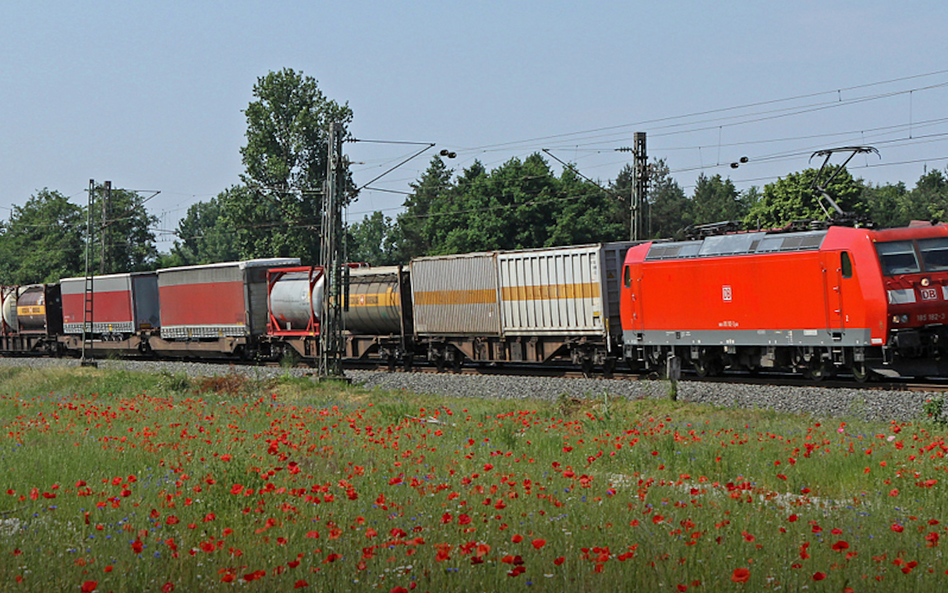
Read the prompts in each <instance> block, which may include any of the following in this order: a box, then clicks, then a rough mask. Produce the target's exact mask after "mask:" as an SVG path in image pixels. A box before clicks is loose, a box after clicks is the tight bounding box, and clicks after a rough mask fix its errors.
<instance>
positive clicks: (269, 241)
mask: <svg viewBox="0 0 948 593" xmlns="http://www.w3.org/2000/svg"><path fill="white" fill-rule="evenodd" d="M253 95H254V97H255V100H254V101H251V103H250V104H249V105H248V106H247V109H246V110H244V114H245V115H246V117H247V134H246V135H247V144H246V146H244V147H242V148H241V149H240V154H241V156H242V159H243V164H244V167H245V173H244V174H243V175H242V176H241V177H242V180H243V182H244V184H245V185H246V186H247V190H248V191H246V192H231V193H229V194H228V195H227V196H225V197H224V198H223V199H222V200H221V202H222V206H223V207H224V211H225V216H226V218H227V220H228V221H229V222H230V224H231V225H232V228H233V229H234V230H235V233H236V239H237V244H238V246H239V248H240V251H241V253H242V255H243V256H244V257H276V256H297V257H300V258H302V259H303V260H305V261H310V262H316V261H318V257H319V243H320V241H319V237H320V233H319V224H320V214H321V211H322V190H323V182H324V180H325V179H326V169H327V160H328V149H329V144H328V142H329V126H330V124H331V123H340V124H342V125H348V124H349V123H350V122H351V121H352V110H351V109H349V106H348V104H344V105H339V104H338V103H336V102H335V101H332V100H329V99H327V98H326V97H325V96H324V95H323V93H322V91H320V90H319V87H318V86H317V81H316V80H315V79H313V78H312V77H309V76H304V75H303V74H302V73H298V72H295V71H294V70H292V69H289V68H285V69H283V70H281V71H279V72H270V73H269V74H267V75H266V76H263V77H260V78H258V79H257V83H256V84H255V85H254V88H253ZM346 176H347V177H348V173H346ZM349 188H350V195H349V196H348V197H349V198H351V197H352V196H353V195H354V189H353V186H352V184H351V181H350V182H349Z"/></svg>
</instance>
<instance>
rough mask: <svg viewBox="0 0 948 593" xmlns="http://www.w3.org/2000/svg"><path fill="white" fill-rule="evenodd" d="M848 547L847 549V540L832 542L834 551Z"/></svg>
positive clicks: (840, 550)
mask: <svg viewBox="0 0 948 593" xmlns="http://www.w3.org/2000/svg"><path fill="white" fill-rule="evenodd" d="M848 549H849V542H846V541H843V540H839V541H838V542H836V543H835V544H833V551H835V552H842V551H843V550H848Z"/></svg>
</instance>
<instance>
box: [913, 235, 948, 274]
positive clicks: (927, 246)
mask: <svg viewBox="0 0 948 593" xmlns="http://www.w3.org/2000/svg"><path fill="white" fill-rule="evenodd" d="M918 250H919V252H921V254H922V265H923V266H925V271H926V272H943V271H945V270H948V237H935V238H933V239H919V240H918Z"/></svg>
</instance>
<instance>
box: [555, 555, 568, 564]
mask: <svg viewBox="0 0 948 593" xmlns="http://www.w3.org/2000/svg"><path fill="white" fill-rule="evenodd" d="M565 561H566V558H564V557H562V556H560V557H559V558H557V559H556V560H554V561H553V564H555V565H557V566H559V565H560V564H563V562H565Z"/></svg>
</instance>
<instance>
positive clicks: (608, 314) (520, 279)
mask: <svg viewBox="0 0 948 593" xmlns="http://www.w3.org/2000/svg"><path fill="white" fill-rule="evenodd" d="M631 245H632V243H601V244H595V245H581V246H573V247H558V248H550V249H530V250H521V251H508V252H501V253H500V254H498V256H497V265H498V269H499V273H500V294H501V311H502V316H501V319H502V331H503V335H505V336H527V335H544V334H551V335H552V334H557V335H568V336H597V337H598V336H605V335H607V334H618V333H619V332H620V331H621V330H620V327H621V323H620V320H619V290H620V286H619V282H620V278H621V269H622V262H623V259H624V257H625V252H626V251H627V250H628V249H629V247H630V246H631Z"/></svg>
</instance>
